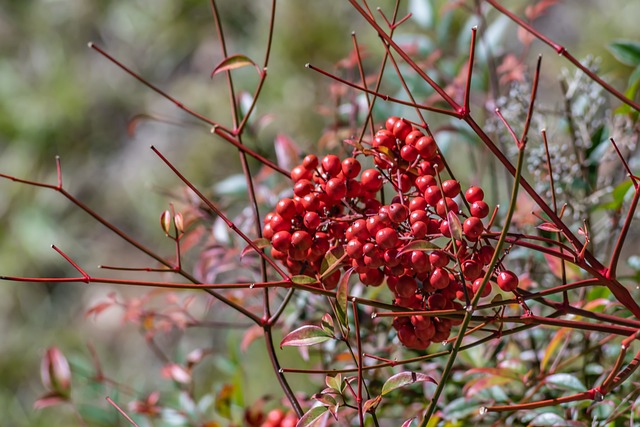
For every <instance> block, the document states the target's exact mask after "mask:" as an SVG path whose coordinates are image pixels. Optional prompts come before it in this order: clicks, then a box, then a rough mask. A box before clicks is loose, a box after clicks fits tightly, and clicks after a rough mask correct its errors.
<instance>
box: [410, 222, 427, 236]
mask: <svg viewBox="0 0 640 427" xmlns="http://www.w3.org/2000/svg"><path fill="white" fill-rule="evenodd" d="M427 232H428V227H427V224H426V223H425V222H424V221H415V222H414V223H413V224H411V235H412V236H413V238H414V239H422V238H423V237H424V236H426V235H427Z"/></svg>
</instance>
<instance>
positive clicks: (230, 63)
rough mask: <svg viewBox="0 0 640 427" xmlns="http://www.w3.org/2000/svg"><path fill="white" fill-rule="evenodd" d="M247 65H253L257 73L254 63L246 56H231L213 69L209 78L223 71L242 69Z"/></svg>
mask: <svg viewBox="0 0 640 427" xmlns="http://www.w3.org/2000/svg"><path fill="white" fill-rule="evenodd" d="M249 65H253V66H254V67H256V70H258V72H259V71H260V70H259V68H258V66H257V65H256V63H255V62H253V61H252V60H251V58H249V57H248V56H245V55H231V56H228V57H226V58H225V59H223V60H222V62H221V63H219V64H218V65H217V66H216V68H214V69H213V71H212V72H211V77H213V76H215V75H216V74H218V73H221V72H223V71H231V70H235V69H236V68H242V67H246V66H249Z"/></svg>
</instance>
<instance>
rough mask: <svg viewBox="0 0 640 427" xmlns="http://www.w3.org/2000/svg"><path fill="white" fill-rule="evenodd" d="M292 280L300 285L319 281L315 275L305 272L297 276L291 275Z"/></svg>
mask: <svg viewBox="0 0 640 427" xmlns="http://www.w3.org/2000/svg"><path fill="white" fill-rule="evenodd" d="M291 281H292V282H293V283H296V284H298V285H311V284H314V283H318V280H316V279H315V278H313V277H309V276H305V275H303V274H298V275H296V276H292V277H291Z"/></svg>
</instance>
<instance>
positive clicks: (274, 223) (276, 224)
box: [269, 214, 291, 233]
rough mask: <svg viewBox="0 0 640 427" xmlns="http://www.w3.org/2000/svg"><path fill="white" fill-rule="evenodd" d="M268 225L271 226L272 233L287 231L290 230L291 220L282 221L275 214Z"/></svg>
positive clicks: (282, 219)
mask: <svg viewBox="0 0 640 427" xmlns="http://www.w3.org/2000/svg"><path fill="white" fill-rule="evenodd" d="M269 224H271V229H272V230H273V232H274V233H277V232H278V231H284V230H286V231H288V230H289V229H290V228H291V220H288V219H284V218H283V217H281V216H280V215H278V214H275V215H274V216H273V217H271V221H270V222H269Z"/></svg>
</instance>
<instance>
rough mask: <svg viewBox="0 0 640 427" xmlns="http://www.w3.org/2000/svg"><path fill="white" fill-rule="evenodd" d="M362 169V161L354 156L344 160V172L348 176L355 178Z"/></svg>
mask: <svg viewBox="0 0 640 427" xmlns="http://www.w3.org/2000/svg"><path fill="white" fill-rule="evenodd" d="M361 170H362V165H360V162H359V161H358V160H356V159H354V158H353V157H348V158H346V159H344V160H343V161H342V174H343V175H344V176H346V177H347V178H355V177H357V176H358V174H359V173H360V171H361Z"/></svg>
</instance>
